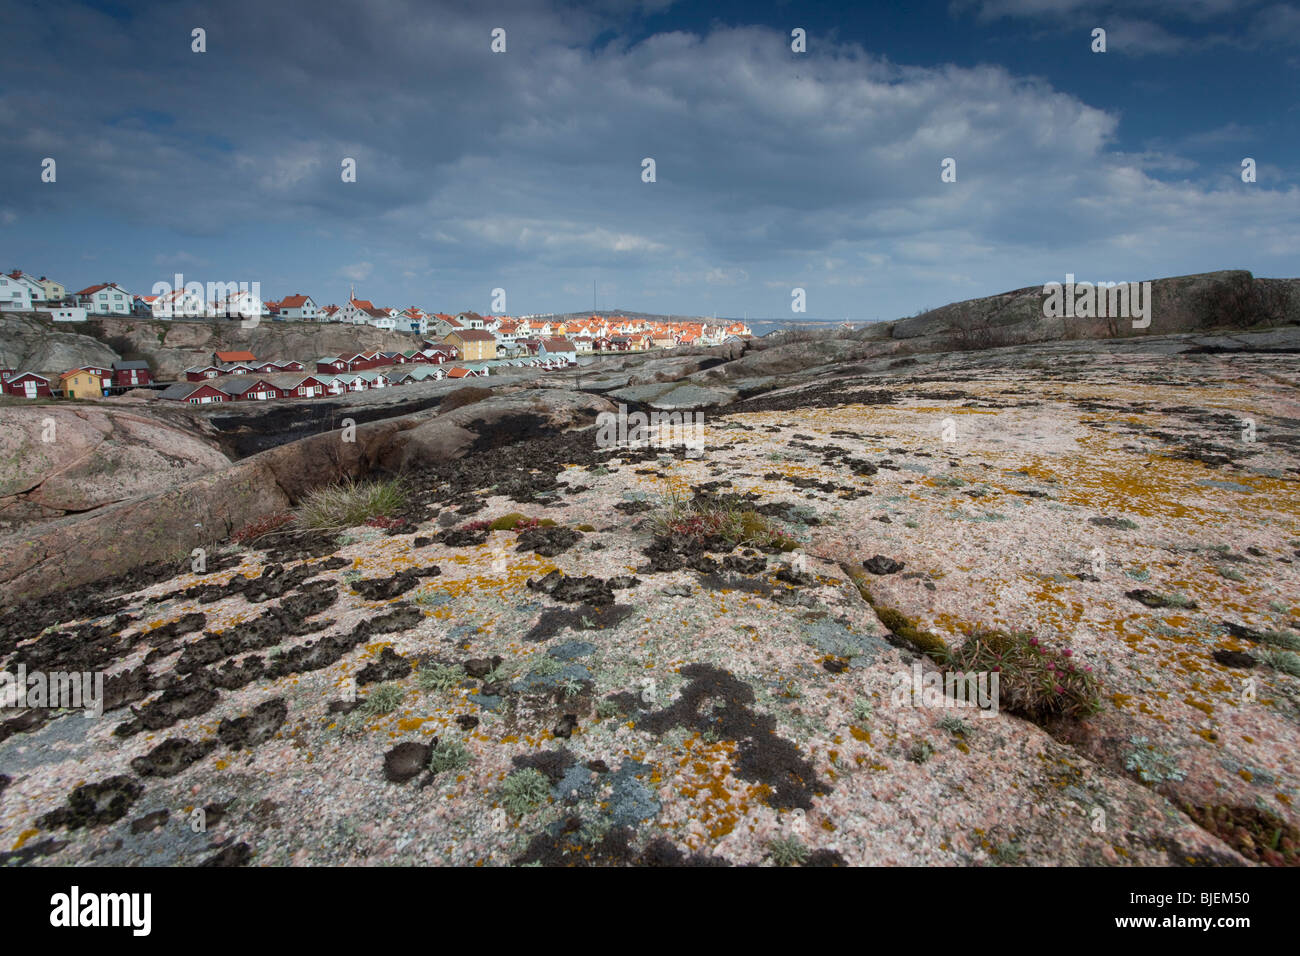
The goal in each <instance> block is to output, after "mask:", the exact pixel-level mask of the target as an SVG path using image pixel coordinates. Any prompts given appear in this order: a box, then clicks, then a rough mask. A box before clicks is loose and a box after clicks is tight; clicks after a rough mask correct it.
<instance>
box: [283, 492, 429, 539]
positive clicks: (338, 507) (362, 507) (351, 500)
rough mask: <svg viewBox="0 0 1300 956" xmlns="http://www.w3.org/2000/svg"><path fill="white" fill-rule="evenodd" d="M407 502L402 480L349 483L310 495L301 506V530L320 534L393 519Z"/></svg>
mask: <svg viewBox="0 0 1300 956" xmlns="http://www.w3.org/2000/svg"><path fill="white" fill-rule="evenodd" d="M405 502H406V489H405V487H403V485H402V483H401V482H400V481H397V480H392V481H370V482H354V481H347V482H343V483H341V484H336V485H330V486H329V487H326V488H318V489H317V490H316V491H313V492H311V494H309V495H308V496H307V497H306V498H305V499H303V502H302V504H301V505H299V506H298V516H297V519H296V520H297V524H298V525H299V527H302V528H310V529H313V530H317V531H326V530H334V529H339V528H352V527H355V526H357V525H359V524H364V523H366V522H367V521H368V520H369V519H371V518H378V517H391V516H392V514H393V512H394V511H396V510H397V509H398V508H400V507H401V506H402V505H403V504H404V503H405Z"/></svg>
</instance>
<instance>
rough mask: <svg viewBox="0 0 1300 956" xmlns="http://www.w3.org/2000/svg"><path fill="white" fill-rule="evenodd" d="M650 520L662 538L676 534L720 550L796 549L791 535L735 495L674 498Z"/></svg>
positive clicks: (796, 544) (797, 544) (796, 541)
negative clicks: (742, 547)
mask: <svg viewBox="0 0 1300 956" xmlns="http://www.w3.org/2000/svg"><path fill="white" fill-rule="evenodd" d="M651 521H652V525H653V527H654V529H655V532H656V533H657V534H659V535H661V536H665V537H671V536H674V535H676V536H679V537H683V538H688V539H692V540H695V541H699V542H701V543H705V544H712V545H713V546H714V547H716V548H718V549H719V550H721V549H723V548H725V549H727V550H730V549H732V548H735V547H737V546H741V545H744V546H747V547H751V548H776V549H779V550H781V551H794V550H796V549H797V548H798V547H799V542H798V540H796V539H795V537H794V536H793V535H791V534H790V533H788V532H786V531H783V530H781V529H780V528H778V527H777V526H776V525H775V524H774V523H773V522H772V521H770V520H769V519H768V518H767V517H766V516H765V515H761V514H759V513H758V512H757V511H755V510H754V509H753V508H750V507H749V506H747V505H746V504H745V503H744V502H742V501H741V500H740V499H738V498H735V497H734V496H733V497H730V498H700V497H695V498H690V499H686V498H680V497H674V498H673V499H672V500H670V501H669V503H668V505H667V507H666V508H665V509H664V510H663V512H662V513H660V514H659V515H656V516H655V517H654V518H652V519H651Z"/></svg>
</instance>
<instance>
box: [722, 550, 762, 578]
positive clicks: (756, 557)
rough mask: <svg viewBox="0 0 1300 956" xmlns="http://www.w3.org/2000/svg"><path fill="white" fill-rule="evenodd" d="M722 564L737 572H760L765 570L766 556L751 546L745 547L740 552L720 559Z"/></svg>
mask: <svg viewBox="0 0 1300 956" xmlns="http://www.w3.org/2000/svg"><path fill="white" fill-rule="evenodd" d="M722 566H723V567H724V568H726V569H727V570H728V571H735V572H737V573H738V574H762V573H763V572H764V571H766V570H767V558H765V557H764V556H763V555H762V554H760V553H759V552H757V551H755V550H754V549H752V548H746V549H745V550H744V551H742V552H741V553H740V554H729V555H727V556H726V557H725V558H723V559H722Z"/></svg>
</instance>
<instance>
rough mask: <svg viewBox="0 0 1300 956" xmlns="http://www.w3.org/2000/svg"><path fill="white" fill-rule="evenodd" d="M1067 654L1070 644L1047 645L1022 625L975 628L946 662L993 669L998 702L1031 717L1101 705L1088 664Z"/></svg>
mask: <svg viewBox="0 0 1300 956" xmlns="http://www.w3.org/2000/svg"><path fill="white" fill-rule="evenodd" d="M1073 658H1074V652H1073V651H1072V650H1071V649H1070V648H1068V647H1067V648H1064V649H1061V650H1057V649H1055V648H1050V647H1047V646H1046V645H1045V644H1044V643H1043V642H1042V641H1040V640H1039V639H1038V638H1037V637H1034V636H1033V635H1032V634H1029V633H1026V632H1023V631H1016V632H1007V631H975V632H972V633H971V634H970V635H969V636H968V638H967V640H966V643H965V644H963V645H962V646H961V647H960V648H958V649H957V650H955V651H951V652H950V653H949V655H948V664H949V666H950V668H951V669H953V670H957V671H984V672H992V673H996V674H998V696H999V700H1000V703H1001V706H1002V707H1004V708H1005V709H1006V710H1007V711H1009V712H1011V713H1013V714H1019V715H1021V716H1023V717H1028V718H1029V719H1031V720H1041V719H1044V718H1048V717H1056V716H1061V717H1086V716H1088V715H1090V714H1094V713H1096V712H1097V711H1098V710H1100V709H1101V696H1100V692H1099V690H1098V685H1097V679H1096V677H1095V676H1093V673H1092V668H1091V667H1089V666H1086V665H1084V666H1081V665H1080V664H1078V663H1077V662H1076V661H1075V660H1074V659H1073Z"/></svg>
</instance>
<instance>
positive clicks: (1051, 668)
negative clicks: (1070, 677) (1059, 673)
mask: <svg viewBox="0 0 1300 956" xmlns="http://www.w3.org/2000/svg"><path fill="white" fill-rule="evenodd" d="M1047 669H1048V670H1049V671H1054V670H1056V664H1055V663H1053V662H1052V661H1048V662H1047Z"/></svg>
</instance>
